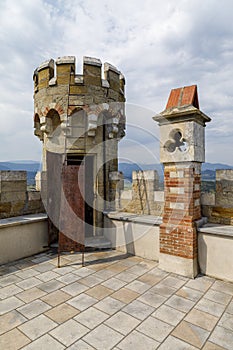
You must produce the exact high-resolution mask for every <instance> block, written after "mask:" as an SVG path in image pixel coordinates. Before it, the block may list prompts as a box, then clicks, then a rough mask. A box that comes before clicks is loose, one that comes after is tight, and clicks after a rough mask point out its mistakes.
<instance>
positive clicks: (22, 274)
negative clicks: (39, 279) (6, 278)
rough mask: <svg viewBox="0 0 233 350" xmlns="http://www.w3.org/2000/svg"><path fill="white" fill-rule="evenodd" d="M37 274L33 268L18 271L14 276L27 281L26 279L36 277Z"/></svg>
mask: <svg viewBox="0 0 233 350" xmlns="http://www.w3.org/2000/svg"><path fill="white" fill-rule="evenodd" d="M39 274H40V272H39V271H37V270H35V269H34V268H31V269H26V270H22V271H19V272H17V273H16V274H15V276H17V277H19V278H22V279H27V278H31V277H34V276H37V275H39Z"/></svg>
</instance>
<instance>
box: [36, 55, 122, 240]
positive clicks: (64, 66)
mask: <svg viewBox="0 0 233 350" xmlns="http://www.w3.org/2000/svg"><path fill="white" fill-rule="evenodd" d="M33 79H34V106H35V113H34V127H35V135H36V136H37V137H39V138H40V140H41V141H42V142H43V174H42V179H45V180H46V181H44V182H45V183H46V186H44V188H45V190H44V193H46V195H47V196H46V205H47V212H48V215H49V217H50V219H51V220H52V222H53V224H54V225H55V226H56V227H57V228H58V229H59V230H60V231H63V233H64V234H65V235H66V236H68V237H69V238H71V239H73V238H74V240H75V241H76V239H75V237H74V234H76V233H74V231H76V228H77V227H79V231H80V232H79V234H81V235H82V234H83V232H85V236H96V235H97V236H100V235H101V234H102V222H103V217H102V216H103V211H104V210H108V209H113V208H114V203H115V188H116V184H117V181H118V176H117V174H118V173H117V171H118V141H119V140H120V139H121V138H122V137H123V136H124V134H125V133H124V129H125V111H124V102H125V95H124V86H125V79H124V76H123V75H122V74H121V73H120V72H119V71H118V69H116V68H115V67H114V66H112V65H111V64H108V63H105V64H104V72H103V74H102V63H101V61H100V60H99V59H96V58H91V57H84V59H83V73H82V74H81V75H80V74H76V64H75V57H73V56H66V57H59V58H58V59H57V60H56V62H54V60H52V59H51V60H49V61H46V62H44V63H42V64H41V65H40V66H39V67H38V68H37V69H36V70H35V72H34V77H33ZM77 174H78V175H77ZM42 183H43V181H42ZM42 187H43V186H42ZM42 192H43V190H42ZM64 203H65V204H64ZM68 207H70V209H69V208H68ZM71 222H72V223H73V224H72V225H73V227H70V226H72V225H71V224H70V223H71ZM61 226H62V228H61ZM69 227H70V228H69ZM64 231H67V232H64ZM79 239H81V238H80V237H79ZM51 240H52V239H51V237H50V241H51Z"/></svg>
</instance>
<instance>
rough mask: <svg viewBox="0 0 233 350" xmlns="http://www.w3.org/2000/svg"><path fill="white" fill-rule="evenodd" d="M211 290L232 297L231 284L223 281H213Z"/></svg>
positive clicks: (232, 287)
mask: <svg viewBox="0 0 233 350" xmlns="http://www.w3.org/2000/svg"><path fill="white" fill-rule="evenodd" d="M211 289H214V290H217V291H219V292H222V293H226V294H230V295H231V296H233V283H228V282H224V281H215V282H214V284H213V285H212V287H211Z"/></svg>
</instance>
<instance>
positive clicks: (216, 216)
mask: <svg viewBox="0 0 233 350" xmlns="http://www.w3.org/2000/svg"><path fill="white" fill-rule="evenodd" d="M202 215H203V216H206V217H207V218H208V221H209V222H211V223H215V224H224V225H233V170H231V169H227V170H216V193H215V194H206V193H205V194H204V195H203V197H202Z"/></svg>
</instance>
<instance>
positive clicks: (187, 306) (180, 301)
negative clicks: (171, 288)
mask: <svg viewBox="0 0 233 350" xmlns="http://www.w3.org/2000/svg"><path fill="white" fill-rule="evenodd" d="M166 305H169V306H171V307H173V308H174V309H177V310H179V311H182V312H188V311H189V310H191V309H192V307H193V306H194V305H195V303H194V302H193V301H191V300H189V299H185V298H182V297H179V296H178V295H173V296H172V297H171V298H170V299H168V301H166Z"/></svg>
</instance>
